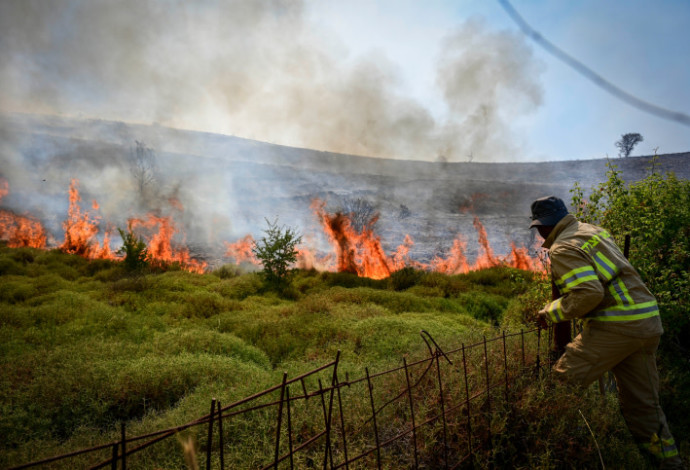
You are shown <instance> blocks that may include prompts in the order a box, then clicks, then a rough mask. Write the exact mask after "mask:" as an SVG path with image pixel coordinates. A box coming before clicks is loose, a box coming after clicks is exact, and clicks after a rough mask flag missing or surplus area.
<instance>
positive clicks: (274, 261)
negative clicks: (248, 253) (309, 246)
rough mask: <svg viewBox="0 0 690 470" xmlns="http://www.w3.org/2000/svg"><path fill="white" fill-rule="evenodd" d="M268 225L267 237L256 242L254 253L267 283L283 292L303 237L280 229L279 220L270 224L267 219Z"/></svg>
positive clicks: (291, 231)
mask: <svg viewBox="0 0 690 470" xmlns="http://www.w3.org/2000/svg"><path fill="white" fill-rule="evenodd" d="M266 223H267V224H268V228H267V229H266V230H265V231H264V232H265V233H266V236H264V237H262V238H261V240H259V241H257V242H256V244H255V245H254V247H253V248H252V253H254V255H255V256H256V257H257V259H258V260H259V261H261V265H262V266H263V268H264V269H263V271H262V273H263V276H264V279H265V280H266V283H267V284H268V285H269V286H271V287H274V288H277V289H279V290H281V289H282V288H284V287H285V285H286V284H287V281H288V279H289V277H290V274H291V272H292V269H291V268H290V266H291V265H293V264H294V263H295V262H296V261H297V248H296V247H297V245H298V244H299V243H300V242H301V241H302V237H301V236H300V235H297V232H295V231H294V230H293V229H291V228H289V227H279V226H278V221H277V220H275V221H273V222H270V221H269V220H268V219H266Z"/></svg>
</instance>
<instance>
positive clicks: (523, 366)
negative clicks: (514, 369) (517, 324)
mask: <svg viewBox="0 0 690 470" xmlns="http://www.w3.org/2000/svg"><path fill="white" fill-rule="evenodd" d="M520 348H521V349H522V368H523V369H524V368H525V331H524V330H523V329H522V328H520Z"/></svg>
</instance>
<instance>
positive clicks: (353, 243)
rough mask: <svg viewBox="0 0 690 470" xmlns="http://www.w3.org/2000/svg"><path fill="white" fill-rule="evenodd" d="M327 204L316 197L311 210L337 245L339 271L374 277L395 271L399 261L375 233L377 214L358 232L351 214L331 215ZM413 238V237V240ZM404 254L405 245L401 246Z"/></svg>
mask: <svg viewBox="0 0 690 470" xmlns="http://www.w3.org/2000/svg"><path fill="white" fill-rule="evenodd" d="M325 207H326V203H325V202H323V201H319V200H314V202H313V203H312V210H313V211H314V213H315V214H316V216H317V218H318V220H319V222H320V223H321V225H322V227H323V229H324V231H325V233H326V235H327V236H328V238H329V240H330V241H331V242H332V243H334V244H335V248H336V263H337V270H338V271H340V272H349V273H353V274H357V275H358V276H363V277H370V278H372V279H383V278H385V277H388V276H390V275H391V272H393V271H394V270H395V265H396V262H395V260H394V259H392V258H389V257H388V256H387V255H386V253H385V252H384V250H383V247H382V246H381V239H380V238H379V237H378V236H377V235H376V234H375V233H374V225H375V224H376V222H377V220H378V214H376V215H374V216H373V217H372V218H371V219H370V220H369V221H368V222H367V223H366V224H364V226H363V227H362V230H361V231H360V232H359V233H358V232H357V231H356V230H355V229H354V228H353V227H352V223H351V221H350V217H349V216H348V215H345V214H342V213H340V212H336V213H335V214H329V213H328V212H326V210H325ZM410 240H411V239H410ZM401 250H402V251H401V253H404V248H402V249H401Z"/></svg>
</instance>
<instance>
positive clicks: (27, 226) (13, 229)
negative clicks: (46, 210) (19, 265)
mask: <svg viewBox="0 0 690 470" xmlns="http://www.w3.org/2000/svg"><path fill="white" fill-rule="evenodd" d="M9 192H10V186H9V183H8V182H7V181H6V180H4V179H0V201H1V200H2V198H4V197H5V196H7V195H8V194H9ZM0 240H6V241H7V246H9V247H10V248H19V247H23V246H28V247H31V248H45V246H46V240H47V234H46V230H45V228H43V225H42V224H41V222H39V221H38V220H36V219H34V218H33V217H30V216H23V215H17V214H15V213H13V212H11V211H8V210H3V209H0Z"/></svg>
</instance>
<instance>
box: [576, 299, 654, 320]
mask: <svg viewBox="0 0 690 470" xmlns="http://www.w3.org/2000/svg"><path fill="white" fill-rule="evenodd" d="M657 315H659V306H658V305H657V303H656V300H652V301H650V302H645V303H642V304H637V305H617V306H615V307H611V308H607V309H605V310H599V311H598V312H593V313H590V314H589V315H587V318H590V319H592V320H593V321H633V320H642V319H644V318H651V317H656V316H657Z"/></svg>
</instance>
